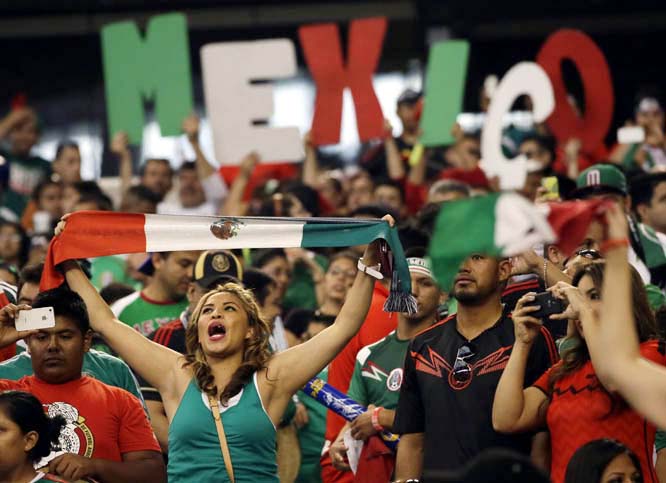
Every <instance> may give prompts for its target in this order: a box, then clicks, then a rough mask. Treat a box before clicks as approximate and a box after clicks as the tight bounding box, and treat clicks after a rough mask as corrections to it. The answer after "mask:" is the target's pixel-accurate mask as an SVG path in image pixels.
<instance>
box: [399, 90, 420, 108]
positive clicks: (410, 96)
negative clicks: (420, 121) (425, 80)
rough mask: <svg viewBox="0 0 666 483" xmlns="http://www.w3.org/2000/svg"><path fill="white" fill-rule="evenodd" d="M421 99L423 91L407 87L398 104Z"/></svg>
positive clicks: (413, 102) (411, 102)
mask: <svg viewBox="0 0 666 483" xmlns="http://www.w3.org/2000/svg"><path fill="white" fill-rule="evenodd" d="M419 99H421V93H420V92H417V91H415V90H414V89H405V90H404V91H402V94H400V97H398V104H415V103H416V102H418V100H419Z"/></svg>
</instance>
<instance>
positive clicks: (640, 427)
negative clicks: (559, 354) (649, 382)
mask: <svg viewBox="0 0 666 483" xmlns="http://www.w3.org/2000/svg"><path fill="white" fill-rule="evenodd" d="M664 352H665V348H664V345H663V342H657V341H648V342H644V343H642V344H641V354H642V355H643V357H645V358H646V359H649V360H651V361H653V362H655V363H657V364H661V365H666V356H665V355H664ZM560 364H561V362H560V363H558V364H556V365H555V366H553V367H551V368H550V369H549V370H548V371H546V372H545V373H544V374H543V375H542V376H541V377H540V378H539V379H538V380H537V381H536V382H535V383H534V386H536V387H538V388H539V389H541V390H542V391H544V392H545V393H546V394H547V395H548V396H550V398H551V401H550V405H549V406H548V412H547V416H546V417H547V422H548V430H549V431H550V440H551V452H552V457H551V472H550V477H551V478H552V481H553V482H554V483H562V482H563V481H564V474H565V472H566V469H567V465H568V464H569V460H570V459H571V457H572V456H573V454H574V453H575V452H576V450H577V449H578V448H580V447H581V446H582V445H584V444H585V443H588V442H590V441H593V440H595V439H600V438H611V439H616V440H618V441H620V442H622V443H624V444H625V445H626V446H627V447H629V448H630V449H631V450H632V451H633V452H634V453H635V454H636V456H638V458H639V460H640V461H641V468H642V470H643V478H644V481H646V482H657V481H658V480H657V477H656V475H655V472H654V466H653V464H652V449H653V447H654V435H655V427H654V426H653V425H652V424H650V423H649V422H647V421H646V420H645V418H643V417H642V416H640V415H639V414H638V413H637V412H635V411H634V410H633V409H631V408H630V407H628V406H626V405H625V404H624V403H622V402H619V401H618V402H616V403H615V408H613V404H612V400H611V398H610V395H609V394H608V393H607V392H606V391H605V390H604V388H603V387H602V386H601V383H600V382H599V380H598V379H597V376H596V375H595V373H594V368H593V367H592V363H591V362H590V361H588V362H587V363H586V364H585V365H584V366H583V367H582V368H581V369H579V370H578V371H576V372H575V373H573V374H571V375H569V376H567V377H565V378H564V379H561V380H560V381H558V382H557V383H556V384H555V387H554V388H553V391H552V393H551V392H550V389H549V384H548V378H549V377H550V374H551V371H552V370H553V369H554V368H556V367H559V365H560Z"/></svg>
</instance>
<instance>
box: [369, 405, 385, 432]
mask: <svg viewBox="0 0 666 483" xmlns="http://www.w3.org/2000/svg"><path fill="white" fill-rule="evenodd" d="M382 409H384V408H383V407H381V406H379V407H376V408H375V409H373V410H372V416H371V418H370V420H371V421H372V427H373V428H375V429H376V430H377V431H384V427H383V426H382V425H381V424H379V412H380V411H381V410H382Z"/></svg>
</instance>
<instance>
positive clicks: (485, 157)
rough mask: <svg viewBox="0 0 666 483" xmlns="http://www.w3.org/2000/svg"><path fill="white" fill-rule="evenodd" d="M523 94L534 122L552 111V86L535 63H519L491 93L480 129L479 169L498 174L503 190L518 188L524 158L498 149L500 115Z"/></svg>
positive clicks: (522, 177)
mask: <svg viewBox="0 0 666 483" xmlns="http://www.w3.org/2000/svg"><path fill="white" fill-rule="evenodd" d="M523 94H526V95H528V96H530V97H531V98H532V104H533V106H534V111H533V113H532V114H533V116H534V121H535V122H542V121H543V120H544V119H546V118H547V117H548V116H549V115H550V113H551V112H553V108H554V107H555V100H554V98H553V87H552V86H551V84H550V80H549V79H548V76H547V75H546V72H545V71H544V70H543V69H542V68H541V67H540V66H539V64H536V63H534V62H519V63H518V64H516V65H514V66H513V67H511V69H509V72H507V73H506V75H505V76H504V77H503V78H502V80H501V82H500V83H499V85H498V86H497V90H496V91H495V93H494V94H493V97H492V101H491V102H490V106H489V107H488V115H487V117H486V122H485V124H484V125H483V131H482V132H481V158H482V168H483V170H484V171H485V172H486V175H487V176H488V177H489V178H490V177H495V176H498V177H499V180H500V187H501V188H502V189H504V190H515V189H521V188H522V187H523V186H524V185H525V178H526V176H527V158H525V156H522V155H521V156H518V157H516V158H514V159H511V160H509V159H506V158H505V157H504V154H502V148H501V141H502V117H503V116H504V115H505V114H506V113H507V112H509V109H511V105H512V104H513V103H514V102H515V100H516V98H518V97H519V96H522V95H523Z"/></svg>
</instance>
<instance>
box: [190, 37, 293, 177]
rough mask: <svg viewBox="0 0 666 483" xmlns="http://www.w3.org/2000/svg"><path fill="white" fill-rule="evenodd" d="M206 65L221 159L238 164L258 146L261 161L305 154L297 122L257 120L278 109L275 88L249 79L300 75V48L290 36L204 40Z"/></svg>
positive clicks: (208, 102) (210, 112)
mask: <svg viewBox="0 0 666 483" xmlns="http://www.w3.org/2000/svg"><path fill="white" fill-rule="evenodd" d="M201 68H202V72H203V82H204V94H205V98H206V110H207V112H208V117H209V118H210V124H211V127H212V131H213V144H214V146H215V156H216V157H217V160H218V161H219V162H220V164H222V165H237V164H239V163H240V161H241V160H242V158H243V157H244V156H245V155H246V154H248V153H249V152H250V151H256V152H257V153H258V154H259V156H260V157H261V160H262V163H270V162H285V161H298V160H300V159H302V158H303V147H302V144H301V136H300V132H299V131H298V128H297V127H279V128H277V127H267V126H260V125H253V123H255V122H261V121H265V120H267V119H268V118H270V117H271V115H272V114H273V87H272V86H271V85H270V84H269V83H262V84H257V85H253V84H251V83H250V82H251V81H257V80H268V79H277V78H282V77H291V76H293V75H295V74H296V52H295V50H294V44H293V43H292V42H291V40H289V39H270V40H257V41H250V42H221V43H215V44H208V45H204V46H203V47H202V48H201Z"/></svg>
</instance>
